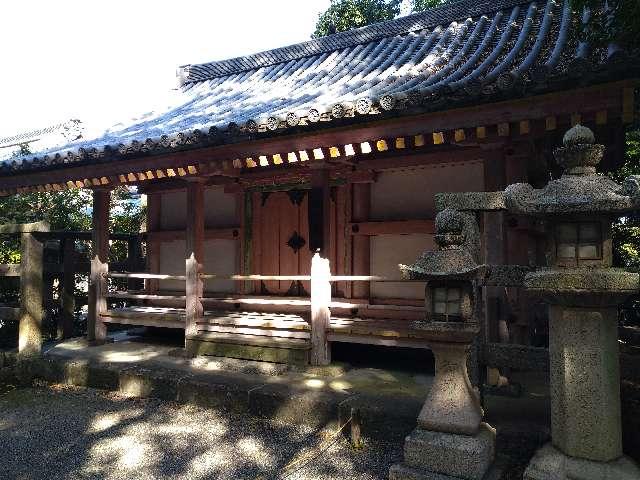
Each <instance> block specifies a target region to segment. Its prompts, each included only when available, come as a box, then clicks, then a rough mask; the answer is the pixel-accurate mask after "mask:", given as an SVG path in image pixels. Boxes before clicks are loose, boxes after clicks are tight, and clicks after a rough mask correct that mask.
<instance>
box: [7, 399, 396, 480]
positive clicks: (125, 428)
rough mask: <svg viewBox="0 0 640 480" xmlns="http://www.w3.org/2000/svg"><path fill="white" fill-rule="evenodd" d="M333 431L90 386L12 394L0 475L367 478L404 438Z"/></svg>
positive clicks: (376, 475)
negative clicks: (354, 436)
mask: <svg viewBox="0 0 640 480" xmlns="http://www.w3.org/2000/svg"><path fill="white" fill-rule="evenodd" d="M334 433H335V432H334V431H333V430H327V429H323V430H310V429H305V428H301V427H299V426H294V425H288V424H284V423H276V422H269V421H263V420H257V419H255V418H251V417H245V416H239V415H237V414H231V413H228V412H224V411H220V410H210V409H202V408H199V407H194V406H187V405H177V404H172V403H167V402H160V401H156V400H140V399H130V398H125V397H122V396H118V395H115V394H112V393H107V392H102V391H97V390H90V389H88V390H87V389H73V388H68V387H51V388H49V387H35V388H26V389H18V390H11V391H8V392H2V393H0V452H2V456H1V458H2V463H1V464H0V478H2V479H16V480H27V479H29V480H37V479H51V478H56V479H93V478H96V479H98V478H99V479H106V480H116V479H127V480H130V479H154V480H156V479H165V478H166V479H169V478H171V479H221V480H222V479H253V480H258V479H260V480H267V479H287V480H294V479H318V480H320V479H326V480H330V479H337V478H339V479H361V480H373V479H386V478H387V475H388V471H389V466H390V465H391V464H392V463H394V462H396V461H399V460H400V459H401V456H402V443H403V442H402V439H401V438H390V439H388V442H382V443H381V442H369V443H367V444H365V447H364V448H363V449H362V450H358V451H356V450H353V449H352V448H351V447H350V445H349V443H348V442H347V441H346V440H345V439H344V438H342V437H341V436H338V437H335V435H334ZM334 438H337V440H335V441H334ZM300 458H302V459H303V461H300V462H298V463H296V464H295V465H293V466H292V467H291V468H288V469H287V468H286V466H287V465H288V464H291V462H295V461H296V460H298V459H300ZM307 458H312V459H311V460H310V461H309V462H307V461H306V459H307Z"/></svg>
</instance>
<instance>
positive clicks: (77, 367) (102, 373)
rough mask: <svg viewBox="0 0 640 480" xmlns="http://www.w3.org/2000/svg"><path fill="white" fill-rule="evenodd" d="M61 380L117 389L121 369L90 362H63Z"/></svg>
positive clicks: (68, 382)
mask: <svg viewBox="0 0 640 480" xmlns="http://www.w3.org/2000/svg"><path fill="white" fill-rule="evenodd" d="M60 366H61V368H62V378H61V380H60V381H61V382H62V383H65V384H67V385H74V386H76V387H91V388H98V389H101V390H117V389H118V385H119V383H120V380H119V371H118V369H116V368H109V367H107V366H103V365H100V366H98V365H92V364H90V363H88V362H62V363H61V364H60Z"/></svg>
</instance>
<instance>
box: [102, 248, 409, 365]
mask: <svg viewBox="0 0 640 480" xmlns="http://www.w3.org/2000/svg"><path fill="white" fill-rule="evenodd" d="M94 261H96V260H94ZM96 268H102V269H104V268H106V266H105V265H104V264H102V265H98V266H97V267H96ZM200 268H201V266H200V265H197V264H196V263H195V260H194V259H193V258H189V259H187V260H186V275H167V274H159V273H144V272H141V273H129V272H107V271H104V270H103V274H102V279H103V282H106V279H108V278H114V279H115V278H120V279H141V280H174V281H180V282H185V295H151V294H143V293H131V292H128V291H127V292H122V291H119V292H118V291H117V292H108V291H107V288H106V283H105V284H104V285H103V288H101V289H100V291H101V292H104V293H103V295H104V297H105V299H106V298H117V299H122V300H125V299H126V300H179V301H184V302H185V303H184V305H185V311H186V314H185V335H186V338H189V337H191V336H195V335H197V333H198V331H197V322H198V320H199V319H201V318H202V316H203V314H204V308H203V304H202V301H203V285H202V284H203V282H204V281H206V280H231V281H236V282H244V281H308V282H311V292H310V293H311V299H310V327H311V363H312V364H313V365H327V364H328V363H329V362H330V349H329V344H328V341H327V333H328V330H329V321H330V318H331V311H330V305H331V283H332V282H413V281H412V280H400V279H397V278H388V277H382V276H376V275H331V272H330V266H329V260H327V259H324V258H322V257H320V256H319V255H317V254H316V255H314V256H313V259H312V264H311V275H218V274H207V273H203V272H201V271H199V269H200ZM100 304H101V305H106V303H105V302H104V301H103V302H100Z"/></svg>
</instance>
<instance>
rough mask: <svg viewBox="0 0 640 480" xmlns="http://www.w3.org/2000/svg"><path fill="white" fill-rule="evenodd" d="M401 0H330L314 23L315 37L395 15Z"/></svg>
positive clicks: (398, 10)
mask: <svg viewBox="0 0 640 480" xmlns="http://www.w3.org/2000/svg"><path fill="white" fill-rule="evenodd" d="M401 3H402V0H331V5H330V6H329V8H328V9H327V10H326V11H325V12H324V13H322V14H321V15H320V17H319V18H318V22H317V23H316V31H315V32H314V33H313V36H314V37H315V38H318V37H324V36H325V35H329V34H330V33H334V32H331V29H332V27H335V32H336V33H337V32H344V31H346V30H349V29H351V28H358V27H364V26H365V25H369V24H372V23H376V22H382V21H384V20H389V19H392V18H394V17H396V16H397V15H398V14H399V13H400V4H401Z"/></svg>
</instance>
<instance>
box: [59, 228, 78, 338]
mask: <svg viewBox="0 0 640 480" xmlns="http://www.w3.org/2000/svg"><path fill="white" fill-rule="evenodd" d="M75 256H76V255H75V239H74V238H64V239H62V289H61V291H62V293H61V295H60V303H61V306H62V316H61V319H60V322H59V323H58V331H57V337H58V339H63V338H69V337H71V336H72V335H73V319H74V314H75V308H76V297H75V283H76V282H75V273H76V272H75V263H76V258H75Z"/></svg>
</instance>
